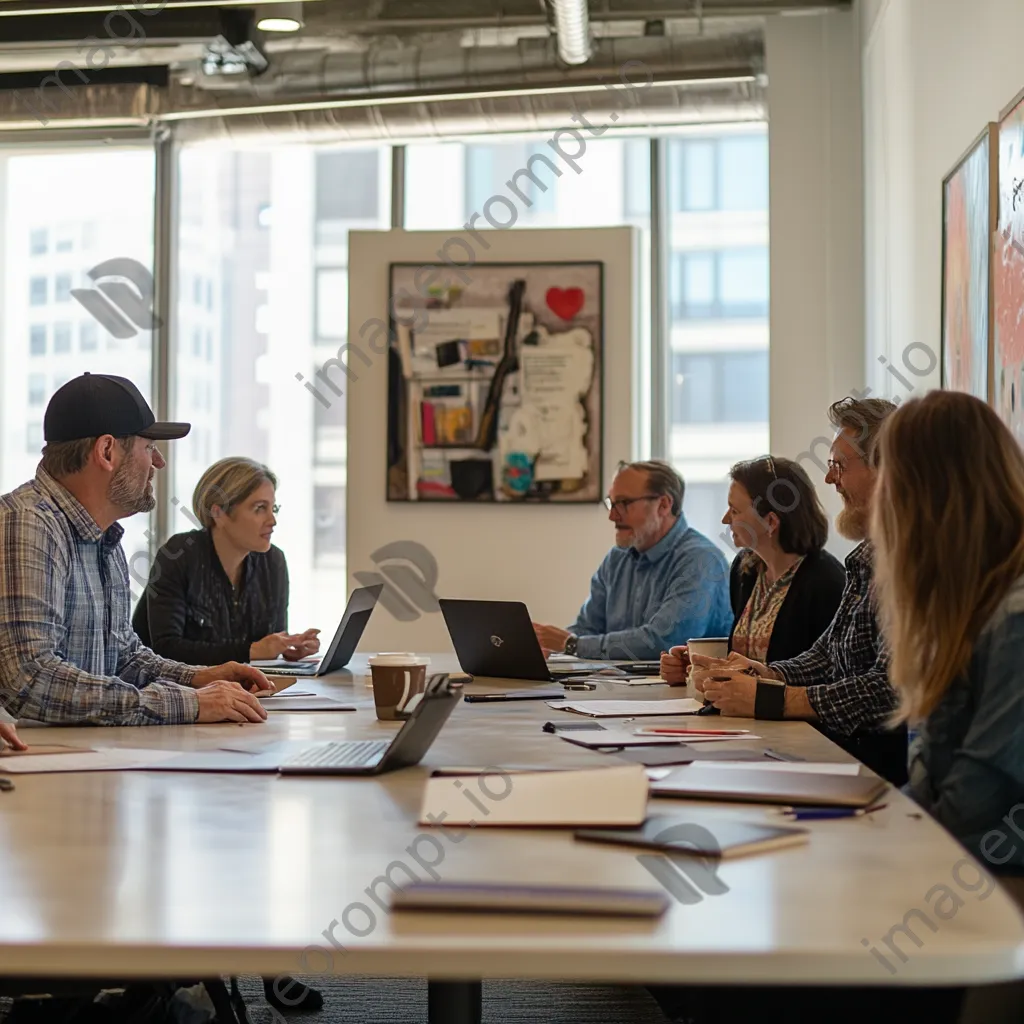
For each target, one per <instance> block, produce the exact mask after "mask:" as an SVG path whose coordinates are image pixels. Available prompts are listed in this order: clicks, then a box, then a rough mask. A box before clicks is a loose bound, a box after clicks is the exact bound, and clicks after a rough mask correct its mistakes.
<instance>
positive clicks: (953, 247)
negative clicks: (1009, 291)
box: [940, 122, 999, 402]
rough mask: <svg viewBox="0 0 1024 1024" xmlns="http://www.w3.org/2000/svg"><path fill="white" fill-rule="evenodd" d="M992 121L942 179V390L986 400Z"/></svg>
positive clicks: (994, 178) (994, 147)
mask: <svg viewBox="0 0 1024 1024" xmlns="http://www.w3.org/2000/svg"><path fill="white" fill-rule="evenodd" d="M998 129H999V126H998V125H997V124H996V123H995V122H991V123H989V124H988V125H986V126H985V129H984V130H983V131H982V132H981V134H980V135H978V136H977V137H976V138H975V139H974V140H973V141H972V142H971V145H970V146H969V147H968V148H967V150H966V152H965V153H964V154H963V155H962V156H961V157H960V158H959V160H957V162H956V163H955V164H954V165H953V168H952V169H951V170H950V172H949V173H948V174H947V175H946V177H945V178H944V179H943V181H942V320H941V323H942V340H941V346H940V375H941V385H942V387H943V388H947V389H952V390H956V391H965V392H967V393H968V394H972V395H974V396H975V397H976V398H980V399H982V401H985V402H992V400H993V392H994V380H995V367H994V346H995V325H994V318H993V316H992V310H993V303H992V287H993V274H992V253H991V239H992V236H993V233H994V232H995V229H996V221H997V214H998V203H999V183H998V169H999V149H998Z"/></svg>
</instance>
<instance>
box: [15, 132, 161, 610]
mask: <svg viewBox="0 0 1024 1024" xmlns="http://www.w3.org/2000/svg"><path fill="white" fill-rule="evenodd" d="M56 134H59V133H56ZM50 136H54V137H52V138H51V137H50ZM50 136H48V137H47V139H46V141H45V143H44V144H40V145H41V146H42V145H45V148H39V147H37V146H36V145H35V144H31V143H19V144H12V145H4V146H2V147H0V204H2V207H3V217H2V218H0V220H2V222H3V226H2V230H0V246H3V247H4V251H5V252H6V259H5V260H3V261H0V288H2V294H3V295H4V299H5V303H6V304H5V306H4V315H3V317H2V318H0V335H2V337H0V344H3V345H4V347H5V348H6V350H7V355H8V357H9V358H8V359H7V361H6V362H5V365H4V370H3V374H2V376H0V492H4V491H9V490H11V489H13V488H14V487H17V486H18V485H19V484H21V483H22V482H23V481H25V480H28V479H30V478H31V477H32V474H33V473H34V472H35V467H36V463H37V462H38V461H39V451H40V448H41V447H42V429H41V423H40V422H39V421H41V420H42V415H41V413H42V409H43V407H45V404H46V400H47V397H48V395H49V394H51V393H52V391H53V385H54V383H55V381H56V382H57V383H60V382H61V381H64V380H67V379H69V378H71V377H73V376H76V375H77V374H79V373H81V372H82V371H83V370H90V371H92V372H93V373H116V374H120V375H122V376H124V377H127V378H129V379H130V380H132V381H134V382H135V384H137V385H138V387H139V389H140V390H141V391H142V393H143V395H145V396H147V398H148V397H149V396H150V394H151V390H152V382H151V376H152V373H151V357H150V347H149V343H151V332H149V331H144V332H142V333H143V334H144V335H145V336H146V339H147V342H148V343H147V344H146V345H145V347H141V348H140V347H137V346H136V344H135V342H134V340H133V341H132V342H131V343H130V345H129V346H127V347H125V349H124V350H123V351H117V352H105V351H103V350H102V346H101V343H100V342H99V337H100V335H101V334H103V328H102V326H101V325H100V324H99V323H98V322H96V321H95V320H93V319H92V318H91V317H90V316H89V315H88V314H87V313H86V311H85V310H84V309H82V308H81V307H80V306H79V304H78V303H77V302H75V301H74V298H73V296H72V295H71V294H70V293H71V289H72V288H73V287H75V286H76V285H77V283H78V282H79V280H80V275H84V272H85V271H86V270H87V269H88V268H90V267H92V266H94V265H95V264H96V263H98V262H99V261H100V260H101V259H107V258H110V257H116V256H127V257H132V258H134V259H137V260H139V262H140V263H142V264H143V265H144V266H145V267H146V268H147V269H148V270H150V272H152V259H153V257H152V253H153V208H154V196H155V190H154V180H155V175H154V171H155V160H154V151H153V146H152V143H151V142H141V143H139V144H134V143H124V142H120V141H104V140H101V139H100V138H98V137H97V138H96V140H95V142H93V143H91V144H82V145H78V144H75V145H73V146H72V145H67V146H66V145H65V144H64V143H63V142H61V141H60V140H59V139H57V138H56V137H55V133H50ZM40 211H45V218H46V219H45V221H43V222H42V223H41V219H42V218H41V215H40ZM42 229H45V231H43V230H42ZM86 241H88V243H89V249H90V251H89V252H88V253H85V252H83V251H82V247H83V245H84V244H85V243H86ZM44 245H45V254H43V253H39V254H38V255H34V256H32V258H31V259H28V264H27V266H28V270H27V271H26V258H27V257H28V256H29V254H30V252H31V251H32V250H33V249H40V248H43V246H44ZM58 303H60V304H59V305H58ZM21 325H24V326H21ZM76 333H77V338H76V337H75V335H76ZM25 348H27V349H28V352H25ZM19 351H20V352H21V353H23V357H22V358H16V356H17V353H18V352H19ZM79 351H81V352H82V353H83V355H81V356H79V355H78V352H79ZM43 373H45V385H41V383H40V381H39V378H38V375H39V374H43ZM41 388H42V390H44V391H45V394H44V396H43V399H42V404H41V405H38V404H33V400H34V399H36V398H37V397H38V395H39V392H40V390H41ZM26 396H30V400H29V402H26ZM26 412H27V413H28V414H27V415H26ZM122 525H123V526H124V528H125V534H124V538H123V542H122V543H123V546H124V550H125V554H126V556H127V558H128V562H129V567H130V568H129V572H130V573H132V576H131V580H132V591H133V593H134V594H135V595H136V596H137V595H138V593H139V592H140V590H141V586H140V584H139V582H138V580H139V579H141V580H142V582H143V583H145V581H146V578H147V577H148V575H149V567H148V563H147V561H146V552H147V550H148V542H147V539H146V537H145V536H144V534H145V531H146V530H147V529H149V526H150V523H149V517H148V516H146V515H136V516H131V517H130V518H128V519H125V520H123V521H122ZM136 556H137V557H136Z"/></svg>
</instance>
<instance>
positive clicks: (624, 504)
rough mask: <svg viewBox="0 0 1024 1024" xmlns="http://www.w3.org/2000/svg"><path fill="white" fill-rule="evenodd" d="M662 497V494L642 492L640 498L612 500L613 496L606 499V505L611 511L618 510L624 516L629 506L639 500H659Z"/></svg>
mask: <svg viewBox="0 0 1024 1024" xmlns="http://www.w3.org/2000/svg"><path fill="white" fill-rule="evenodd" d="M660 497H661V495H660V494H642V495H641V496H640V497H639V498H619V499H618V500H617V501H612V499H611V498H605V499H604V507H605V508H606V509H608V511H609V512H618V513H619V515H620V516H624V515H625V514H626V512H627V511H628V510H629V506H630V505H632V504H633V503H634V502H637V501H657V500H658V499H659V498H660Z"/></svg>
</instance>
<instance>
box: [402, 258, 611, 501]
mask: <svg viewBox="0 0 1024 1024" xmlns="http://www.w3.org/2000/svg"><path fill="white" fill-rule="evenodd" d="M388 269H389V301H388V312H389V326H390V332H389V339H390V340H389V353H388V392H387V393H388V407H387V420H388V444H387V473H386V499H387V501H389V502H392V501H399V502H425V503H438V502H440V503H443V502H466V501H470V502H476V503H482V504H488V503H491V504H510V503H511V504H527V505H529V504H546V505H551V504H581V503H595V502H599V501H601V500H602V499H603V496H604V492H603V479H602V477H603V460H604V439H603V433H604V381H603V377H604V264H603V263H601V262H600V261H596V260H572V261H566V260H562V261H551V260H538V261H521V262H516V263H509V262H493V263H475V264H474V265H473V266H472V269H471V270H470V271H468V273H467V272H464V271H463V270H462V269H460V268H458V267H453V266H451V265H450V264H444V263H438V264H426V265H424V264H414V263H401V262H395V263H391V264H390V265H389V268H388Z"/></svg>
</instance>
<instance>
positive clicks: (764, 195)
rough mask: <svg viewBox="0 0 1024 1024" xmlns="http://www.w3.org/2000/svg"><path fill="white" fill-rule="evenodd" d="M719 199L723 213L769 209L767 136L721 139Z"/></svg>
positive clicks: (719, 152) (740, 136)
mask: <svg viewBox="0 0 1024 1024" xmlns="http://www.w3.org/2000/svg"><path fill="white" fill-rule="evenodd" d="M718 198H719V203H720V204H721V208H722V209H723V210H767V209H768V136H767V135H764V134H762V135H739V136H735V137H732V138H724V139H722V140H721V142H720V143H719V148H718Z"/></svg>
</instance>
